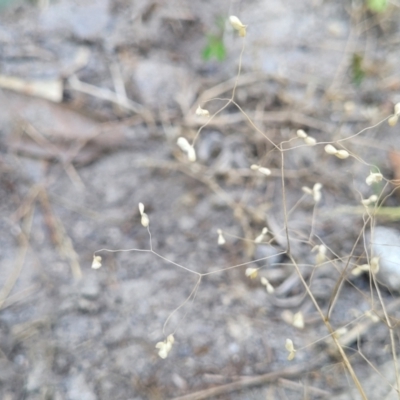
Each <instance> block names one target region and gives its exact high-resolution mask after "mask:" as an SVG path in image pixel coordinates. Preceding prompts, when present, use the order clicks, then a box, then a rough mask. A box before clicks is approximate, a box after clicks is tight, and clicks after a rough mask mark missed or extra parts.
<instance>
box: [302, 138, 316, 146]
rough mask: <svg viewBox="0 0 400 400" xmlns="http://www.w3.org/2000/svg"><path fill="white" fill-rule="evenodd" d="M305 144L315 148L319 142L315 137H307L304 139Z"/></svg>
mask: <svg viewBox="0 0 400 400" xmlns="http://www.w3.org/2000/svg"><path fill="white" fill-rule="evenodd" d="M304 142H305V143H306V144H308V145H309V146H315V145H316V144H317V141H316V140H315V139H314V138H313V137H311V136H307V137H306V138H305V139H304Z"/></svg>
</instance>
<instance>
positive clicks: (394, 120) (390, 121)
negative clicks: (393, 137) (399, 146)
mask: <svg viewBox="0 0 400 400" xmlns="http://www.w3.org/2000/svg"><path fill="white" fill-rule="evenodd" d="M398 120H399V116H398V114H395V115H392V116H391V117H390V118H389V119H388V124H389V126H396V125H397V121H398Z"/></svg>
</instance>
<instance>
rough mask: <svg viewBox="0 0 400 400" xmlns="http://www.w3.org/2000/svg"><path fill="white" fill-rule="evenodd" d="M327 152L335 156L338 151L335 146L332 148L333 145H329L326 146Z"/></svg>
mask: <svg viewBox="0 0 400 400" xmlns="http://www.w3.org/2000/svg"><path fill="white" fill-rule="evenodd" d="M325 152H326V153H328V154H332V155H335V154H336V153H337V152H338V151H337V149H336V147H335V146H332V145H331V144H327V145H326V146H325Z"/></svg>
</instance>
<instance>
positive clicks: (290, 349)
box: [285, 339, 296, 361]
mask: <svg viewBox="0 0 400 400" xmlns="http://www.w3.org/2000/svg"><path fill="white" fill-rule="evenodd" d="M285 349H286V350H287V351H288V352H289V355H288V357H287V359H288V360H289V361H291V360H293V358H294V356H295V355H296V349H295V348H294V344H293V341H292V340H291V339H286V343H285Z"/></svg>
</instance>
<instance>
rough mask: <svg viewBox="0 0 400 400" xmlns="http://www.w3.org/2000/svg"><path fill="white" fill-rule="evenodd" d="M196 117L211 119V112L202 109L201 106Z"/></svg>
mask: <svg viewBox="0 0 400 400" xmlns="http://www.w3.org/2000/svg"><path fill="white" fill-rule="evenodd" d="M196 115H198V116H199V117H209V116H210V112H209V111H208V110H205V109H204V108H201V107H200V105H199V106H198V107H197V109H196Z"/></svg>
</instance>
